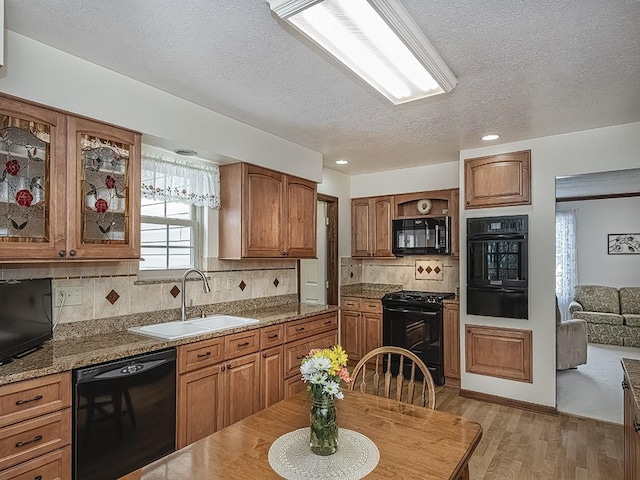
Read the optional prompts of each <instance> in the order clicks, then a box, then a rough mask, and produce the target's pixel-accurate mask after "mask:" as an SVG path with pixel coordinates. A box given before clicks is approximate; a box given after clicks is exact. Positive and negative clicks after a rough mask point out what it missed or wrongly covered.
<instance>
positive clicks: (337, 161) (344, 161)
mask: <svg viewBox="0 0 640 480" xmlns="http://www.w3.org/2000/svg"><path fill="white" fill-rule="evenodd" d="M336 163H337V164H338V165H346V164H347V163H349V160H336Z"/></svg>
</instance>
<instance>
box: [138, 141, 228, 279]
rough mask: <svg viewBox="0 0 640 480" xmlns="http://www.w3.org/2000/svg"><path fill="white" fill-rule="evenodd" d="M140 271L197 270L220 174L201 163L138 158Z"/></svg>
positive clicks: (216, 204) (216, 205) (148, 156)
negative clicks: (140, 171) (207, 217)
mask: <svg viewBox="0 0 640 480" xmlns="http://www.w3.org/2000/svg"><path fill="white" fill-rule="evenodd" d="M141 183H142V202H141V212H140V213H141V229H140V230H141V232H140V243H141V249H140V250H141V255H142V258H144V259H145V261H144V262H140V268H139V270H140V271H141V272H153V271H155V272H162V273H165V274H166V273H168V272H172V273H173V271H175V273H176V274H179V273H180V272H181V271H183V270H185V269H188V268H194V267H195V268H199V267H200V263H201V258H202V251H201V248H202V245H203V243H204V241H203V239H202V235H203V234H202V232H203V228H202V220H203V218H204V216H205V213H206V207H209V208H220V200H219V197H218V193H217V192H218V191H219V172H218V168H217V167H216V166H214V165H210V164H207V163H205V162H201V161H198V162H192V161H189V162H186V161H183V160H181V159H176V158H168V157H165V156H158V155H151V154H144V153H143V155H142V182H141Z"/></svg>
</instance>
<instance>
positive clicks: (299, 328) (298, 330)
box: [296, 327, 304, 332]
mask: <svg viewBox="0 0 640 480" xmlns="http://www.w3.org/2000/svg"><path fill="white" fill-rule="evenodd" d="M303 330H304V327H298V328H296V332H302V331H303Z"/></svg>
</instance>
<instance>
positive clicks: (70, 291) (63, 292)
mask: <svg viewBox="0 0 640 480" xmlns="http://www.w3.org/2000/svg"><path fill="white" fill-rule="evenodd" d="M63 298H64V305H65V306H67V305H82V287H58V288H56V289H55V290H54V297H53V306H54V307H59V306H60V305H62V299H63Z"/></svg>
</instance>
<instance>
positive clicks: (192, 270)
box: [180, 268, 211, 322]
mask: <svg viewBox="0 0 640 480" xmlns="http://www.w3.org/2000/svg"><path fill="white" fill-rule="evenodd" d="M190 273H197V274H198V275H200V277H201V278H202V281H203V283H204V293H209V292H210V291H211V289H210V288H209V282H207V277H206V276H205V274H204V273H202V272H201V271H200V270H198V269H197V268H190V269H189V270H187V271H186V272H184V274H183V275H182V292H181V293H182V305H181V311H180V314H181V320H182V321H183V322H184V321H185V320H186V319H187V306H186V303H187V302H186V300H187V296H186V295H185V293H186V283H187V277H188V276H189V274H190Z"/></svg>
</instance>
